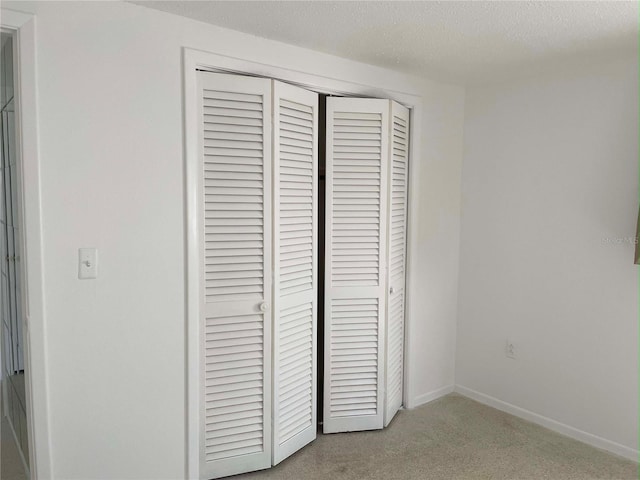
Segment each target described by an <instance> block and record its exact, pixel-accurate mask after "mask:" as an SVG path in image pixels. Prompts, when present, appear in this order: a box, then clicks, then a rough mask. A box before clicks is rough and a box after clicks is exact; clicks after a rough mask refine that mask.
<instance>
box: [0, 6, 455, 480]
mask: <svg viewBox="0 0 640 480" xmlns="http://www.w3.org/2000/svg"><path fill="white" fill-rule="evenodd" d="M3 7H4V8H14V9H16V10H22V11H30V12H35V13H36V19H37V71H38V91H37V94H38V108H39V134H40V158H41V163H42V167H41V183H42V209H43V230H44V233H43V242H44V272H45V278H44V288H45V295H46V318H45V321H46V325H47V333H48V337H47V355H48V357H47V368H48V370H47V372H46V373H47V375H48V385H49V389H48V393H49V420H50V424H51V435H50V436H51V438H50V444H51V449H52V465H53V473H54V477H55V478H59V479H65V480H67V479H80V478H82V479H91V478H105V479H114V478H118V479H125V478H146V479H152V478H153V479H162V478H171V479H173V478H181V477H182V476H183V474H184V470H185V451H184V444H185V290H184V288H185V287H184V275H185V242H184V234H185V232H184V226H185V218H184V202H183V198H184V174H183V173H184V171H183V169H184V158H183V133H182V125H183V120H182V81H181V75H182V70H181V48H182V47H183V46H188V47H192V48H198V49H201V50H206V51H211V52H215V53H220V54H224V55H228V56H234V57H238V58H243V59H247V60H251V61H255V62H261V63H265V64H273V65H281V66H283V67H286V68H290V69H293V70H296V71H301V72H309V73H315V74H318V75H322V76H326V77H328V78H338V79H345V80H350V81H353V82H355V83H360V84H364V85H368V84H370V83H371V82H376V86H377V87H378V88H382V89H385V88H386V89H391V90H395V91H405V92H411V91H417V92H424V94H425V110H426V113H425V116H424V118H423V121H422V132H423V135H422V139H421V140H422V142H423V150H422V151H423V155H422V158H419V159H415V161H416V162H418V163H416V165H418V164H419V167H420V168H419V169H417V170H418V171H419V175H420V180H421V184H422V185H423V187H424V188H421V189H420V191H419V192H418V202H417V203H418V205H417V207H416V208H417V209H418V210H417V211H416V217H417V218H419V219H420V222H421V223H420V228H419V231H418V232H417V234H416V235H415V236H414V238H415V239H416V241H417V244H418V245H419V247H420V250H421V253H420V256H419V258H418V259H417V260H416V261H415V262H414V263H413V265H414V267H415V270H416V272H418V275H417V277H416V278H417V281H416V282H414V283H413V285H414V287H413V292H416V293H414V294H413V302H412V305H411V308H412V311H413V312H415V314H416V318H415V322H414V323H415V324H416V325H418V327H417V328H415V329H414V330H415V331H414V332H413V335H412V338H411V345H412V350H411V351H412V355H411V358H409V363H410V365H411V366H413V367H414V368H412V369H411V372H412V373H411V382H412V384H413V385H414V388H413V389H412V392H411V396H412V398H411V399H410V400H413V403H416V400H415V399H418V400H420V399H424V398H425V396H424V395H425V394H427V393H429V392H431V391H433V390H436V389H439V388H440V387H443V386H447V385H451V384H453V360H454V358H453V353H452V352H453V350H454V346H455V343H454V342H455V318H456V289H457V281H456V278H457V272H458V263H457V252H458V241H459V237H458V235H459V229H458V225H459V192H460V183H459V170H460V164H461V159H462V155H461V148H460V145H461V141H462V108H463V90H462V89H461V88H457V87H450V86H444V85H439V84H436V83H432V82H427V81H425V80H418V79H416V78H412V77H408V76H405V75H401V74H398V73H394V72H391V71H388V70H383V69H379V68H375V67H370V66H366V65H363V64H358V63H355V62H350V61H347V60H343V59H339V58H335V57H331V56H327V55H323V54H319V53H314V52H310V51H308V50H303V49H300V48H297V47H293V46H287V45H284V44H281V43H277V42H272V41H267V40H263V39H258V38H256V37H252V36H249V35H244V34H239V33H236V32H231V31H229V30H224V29H220V28H216V27H213V26H209V25H206V24H203V23H199V22H196V21H193V20H187V19H183V18H180V17H175V16H171V15H168V14H165V13H160V12H156V11H152V10H149V9H146V8H143V7H139V6H136V5H130V4H124V3H119V2H118V3H115V2H104V3H103V2H69V3H67V2H42V3H25V2H3ZM416 140H418V139H416ZM79 247H97V248H98V250H99V272H100V276H99V279H97V280H94V281H80V280H78V279H77V249H78V248H79ZM439 279H445V280H444V281H442V282H441V281H440V280H439ZM423 365H428V367H427V368H423Z"/></svg>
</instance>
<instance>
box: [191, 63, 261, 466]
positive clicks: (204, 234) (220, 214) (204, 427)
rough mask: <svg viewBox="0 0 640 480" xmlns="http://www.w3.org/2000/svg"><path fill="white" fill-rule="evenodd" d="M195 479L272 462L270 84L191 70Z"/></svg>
mask: <svg viewBox="0 0 640 480" xmlns="http://www.w3.org/2000/svg"><path fill="white" fill-rule="evenodd" d="M198 87H199V88H198V91H199V94H200V96H201V102H200V108H199V115H200V116H199V118H200V120H201V123H200V128H201V130H200V134H199V142H200V149H201V150H200V151H201V178H200V187H199V195H200V202H201V203H200V215H199V216H200V218H199V224H198V227H199V232H200V235H201V252H200V258H201V277H200V278H201V293H200V297H201V312H202V314H201V315H202V318H201V330H200V332H201V339H202V340H201V344H200V352H201V353H200V355H201V386H200V389H201V401H200V408H201V410H200V411H201V424H200V428H201V433H200V457H201V465H200V477H201V478H216V477H222V476H227V475H233V474H236V473H243V472H247V471H251V470H257V469H261V468H266V467H268V466H270V464H271V430H270V425H271V333H270V332H271V315H270V313H269V312H268V311H264V310H265V309H261V305H263V304H266V303H269V300H270V297H271V278H270V277H271V268H272V267H271V249H272V242H271V208H272V207H271V125H270V119H271V84H270V81H269V80H262V79H255V78H244V77H234V76H230V75H219V74H212V73H203V72H200V73H198Z"/></svg>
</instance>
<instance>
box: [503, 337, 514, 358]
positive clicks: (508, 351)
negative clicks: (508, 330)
mask: <svg viewBox="0 0 640 480" xmlns="http://www.w3.org/2000/svg"><path fill="white" fill-rule="evenodd" d="M504 354H505V355H506V356H507V358H516V346H515V344H514V343H513V342H512V341H511V340H509V339H507V343H506V345H505V349H504Z"/></svg>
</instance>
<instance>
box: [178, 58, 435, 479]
mask: <svg viewBox="0 0 640 480" xmlns="http://www.w3.org/2000/svg"><path fill="white" fill-rule="evenodd" d="M182 60H183V62H182V66H183V96H184V154H185V203H186V209H185V232H186V238H185V245H186V252H185V253H186V272H185V279H186V286H185V288H186V291H185V297H186V299H187V302H186V348H187V351H186V367H187V371H186V386H185V388H186V412H185V416H186V432H185V437H186V442H185V448H186V451H185V458H186V465H185V469H186V478H189V479H199V478H200V472H199V463H200V459H199V451H200V446H199V444H198V442H199V436H198V433H199V426H198V418H199V415H198V412H199V408H200V407H199V401H200V400H199V390H198V381H199V375H198V374H199V363H198V362H199V351H198V348H199V347H198V345H199V329H198V319H199V317H200V312H199V308H200V307H199V298H198V289H197V287H196V288H191V285H198V281H199V276H198V251H199V250H198V235H197V220H198V218H197V212H198V198H197V179H198V148H197V145H198V137H197V132H198V127H197V114H196V112H197V105H198V98H197V82H196V70H209V71H217V72H226V73H237V74H244V75H253V76H264V77H268V78H273V79H275V80H281V81H284V82H288V83H293V84H296V85H299V86H301V87H303V88H306V89H308V90H313V91H316V92H323V93H336V94H348V95H355V96H369V97H379V98H389V99H391V100H395V101H397V102H399V103H402V104H403V105H405V106H407V107H409V108H410V109H411V118H410V135H409V137H410V138H411V139H412V140H411V145H410V154H409V158H410V160H409V162H410V167H409V171H410V173H409V195H408V200H407V205H408V209H409V213H408V221H407V234H408V235H407V280H406V287H405V288H406V291H407V298H406V299H405V302H406V314H405V315H406V316H405V346H404V349H405V350H404V351H405V358H406V359H407V360H410V359H411V352H410V345H409V342H407V341H406V339H407V338H410V335H411V331H412V323H413V322H414V321H417V318H418V317H417V315H414V312H413V310H412V308H411V299H412V298H413V296H414V295H419V292H413V291H412V285H413V282H412V281H411V279H412V277H413V274H412V265H411V259H412V258H416V257H417V253H418V252H417V246H418V242H417V231H418V229H417V226H418V215H417V214H418V211H417V210H418V209H417V208H412V206H413V205H417V200H418V198H419V197H418V195H419V184H418V179H419V178H420V177H419V168H420V162H419V161H414V160H413V159H420V158H421V157H420V152H421V144H420V138H421V135H420V134H419V132H420V130H421V128H422V114H423V105H422V97H421V93H422V92H421V91H420V90H418V89H417V88H416V89H415V90H413V91H409V92H399V91H393V90H389V89H386V88H383V87H379V86H377V85H375V83H373V82H374V81H373V80H372V83H368V84H363V83H356V82H353V81H350V80H349V78H348V76H347V78H339V79H336V78H331V77H326V76H321V75H317V74H315V73H312V72H303V71H299V70H292V69H287V68H283V67H281V66H277V65H268V64H264V63H258V62H252V61H248V60H244V59H239V58H233V57H229V56H225V55H219V54H215V53H211V52H206V51H203V50H197V49H193V48H187V47H184V48H183V57H182ZM412 367H413V366H412V365H411V364H410V362H409V361H407V362H406V363H405V368H404V375H405V382H404V393H403V402H404V405H405V406H406V407H408V408H410V407H412V406H413V404H414V403H415V402H413V388H412V387H413V386H412V384H411V374H410V372H409V370H410V369H411V368H412Z"/></svg>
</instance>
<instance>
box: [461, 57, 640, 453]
mask: <svg viewBox="0 0 640 480" xmlns="http://www.w3.org/2000/svg"><path fill="white" fill-rule="evenodd" d="M464 128H465V132H464V137H465V140H464V145H465V147H464V162H463V181H462V195H463V201H462V227H461V228H462V231H461V235H462V237H461V238H462V240H461V256H460V262H461V268H460V299H459V319H458V342H457V363H456V383H457V384H458V385H461V386H464V387H467V388H468V389H471V390H472V391H475V393H478V392H479V393H480V394H484V395H487V396H489V397H492V398H488V397H481V398H483V399H484V400H485V401H486V400H489V401H490V402H494V403H496V401H501V402H506V404H510V405H513V406H516V407H519V408H521V409H524V410H527V411H528V412H529V413H534V414H537V415H540V416H542V417H546V418H547V419H551V420H555V421H556V422H560V423H561V424H564V426H563V425H555V427H557V428H560V429H561V430H562V429H564V430H565V431H566V432H567V433H571V434H572V435H575V436H578V437H580V438H582V439H583V440H586V441H590V442H591V443H594V444H598V445H600V446H602V447H605V448H609V449H611V450H614V451H617V452H618V453H621V454H624V455H626V456H628V457H631V458H636V459H637V449H638V428H637V427H638V267H637V266H634V265H633V245H632V244H631V243H628V242H629V241H630V239H632V238H633V237H634V236H635V226H636V225H635V223H636V218H637V212H638V63H637V58H635V57H628V58H621V59H617V60H600V61H593V62H592V63H591V65H588V66H585V65H582V66H576V67H575V68H571V67H569V66H565V67H564V68H561V69H560V70H558V71H557V72H556V73H552V74H548V75H546V76H540V77H538V78H532V79H530V80H526V81H514V82H511V83H505V84H502V85H497V86H489V87H479V88H471V89H469V90H468V91H467V99H466V104H465V126H464ZM507 338H510V339H512V341H513V342H515V347H516V359H513V360H512V359H508V358H506V356H505V341H506V339H507ZM472 391H464V392H465V393H474V392H472ZM498 404H499V402H498ZM506 404H505V403H503V404H499V405H501V406H502V407H504V406H507V405H506ZM520 413H523V412H520ZM532 418H533V417H532ZM541 419H542V418H541V417H538V418H537V420H541ZM551 426H554V425H551ZM567 426H568V427H570V428H569V429H567V428H566V427H567ZM571 429H575V430H571ZM586 434H591V435H592V436H594V437H591V436H589V435H586Z"/></svg>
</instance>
